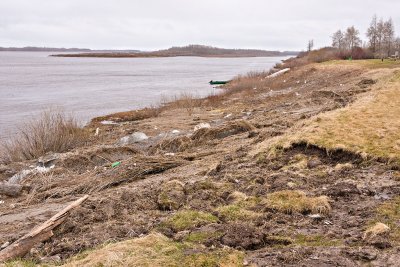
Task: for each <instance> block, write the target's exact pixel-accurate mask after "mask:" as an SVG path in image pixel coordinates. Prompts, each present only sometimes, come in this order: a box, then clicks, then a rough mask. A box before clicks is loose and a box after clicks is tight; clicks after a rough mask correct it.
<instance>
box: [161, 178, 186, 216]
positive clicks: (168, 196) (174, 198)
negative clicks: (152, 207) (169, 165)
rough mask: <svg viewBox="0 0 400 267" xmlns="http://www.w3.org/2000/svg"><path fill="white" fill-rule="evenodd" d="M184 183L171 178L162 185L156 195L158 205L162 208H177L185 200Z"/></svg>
mask: <svg viewBox="0 0 400 267" xmlns="http://www.w3.org/2000/svg"><path fill="white" fill-rule="evenodd" d="M185 200H186V195H185V190H184V185H183V183H181V182H180V181H178V180H172V181H169V182H166V183H165V184H163V185H162V187H161V191H160V193H159V195H158V199H157V203H158V206H159V207H160V208H161V209H163V210H177V209H179V208H180V207H181V206H182V205H183V204H184V202H185Z"/></svg>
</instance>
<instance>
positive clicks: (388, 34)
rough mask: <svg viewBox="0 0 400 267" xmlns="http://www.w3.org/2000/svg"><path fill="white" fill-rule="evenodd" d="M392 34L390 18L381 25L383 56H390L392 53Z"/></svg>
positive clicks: (392, 28)
mask: <svg viewBox="0 0 400 267" xmlns="http://www.w3.org/2000/svg"><path fill="white" fill-rule="evenodd" d="M394 34H395V33H394V25H393V20H392V19H391V18H390V19H389V20H388V21H385V22H384V24H383V45H384V49H385V54H387V56H390V53H391V52H392V45H393V41H394Z"/></svg>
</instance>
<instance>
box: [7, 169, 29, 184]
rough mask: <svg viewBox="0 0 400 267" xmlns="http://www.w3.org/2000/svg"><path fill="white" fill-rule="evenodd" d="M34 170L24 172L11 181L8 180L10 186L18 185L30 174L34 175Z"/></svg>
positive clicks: (13, 177) (14, 176)
mask: <svg viewBox="0 0 400 267" xmlns="http://www.w3.org/2000/svg"><path fill="white" fill-rule="evenodd" d="M32 172H33V171H32V170H23V171H21V172H19V173H17V174H15V175H13V176H12V177H11V178H10V179H8V183H10V184H18V183H19V182H21V181H22V180H23V179H24V178H25V177H26V176H28V174H30V173H32Z"/></svg>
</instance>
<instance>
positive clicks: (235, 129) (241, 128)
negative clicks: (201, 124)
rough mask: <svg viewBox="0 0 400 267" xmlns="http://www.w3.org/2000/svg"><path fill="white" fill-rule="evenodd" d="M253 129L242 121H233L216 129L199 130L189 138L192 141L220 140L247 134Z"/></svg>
mask: <svg viewBox="0 0 400 267" xmlns="http://www.w3.org/2000/svg"><path fill="white" fill-rule="evenodd" d="M254 129H255V127H254V126H253V125H251V124H250V123H249V122H247V121H244V120H239V121H234V122H231V123H228V124H226V125H223V126H220V127H217V128H201V129H199V130H197V131H196V132H195V133H194V134H193V136H192V137H191V138H192V140H194V141H204V140H210V139H222V138H225V137H228V136H231V135H235V134H239V133H243V132H249V131H252V130H254Z"/></svg>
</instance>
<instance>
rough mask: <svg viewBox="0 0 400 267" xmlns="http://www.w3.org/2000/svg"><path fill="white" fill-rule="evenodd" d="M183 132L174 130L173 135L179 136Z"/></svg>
mask: <svg viewBox="0 0 400 267" xmlns="http://www.w3.org/2000/svg"><path fill="white" fill-rule="evenodd" d="M180 132H181V131H179V130H173V131H172V132H171V133H173V134H179V133H180Z"/></svg>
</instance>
